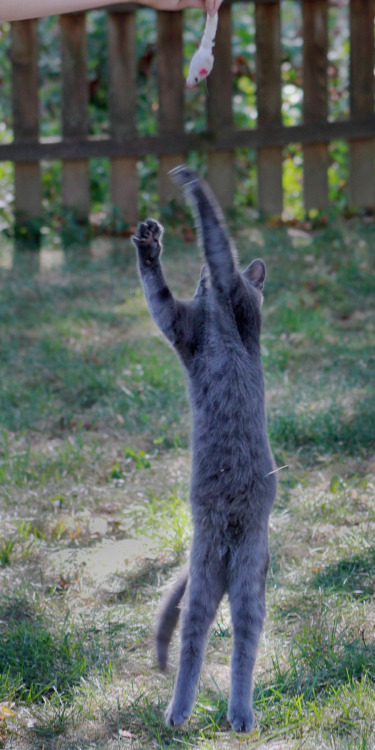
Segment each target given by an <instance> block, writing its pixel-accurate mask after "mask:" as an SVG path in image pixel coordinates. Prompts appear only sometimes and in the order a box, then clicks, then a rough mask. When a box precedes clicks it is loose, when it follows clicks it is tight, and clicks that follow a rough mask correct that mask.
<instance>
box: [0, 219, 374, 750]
mask: <svg viewBox="0 0 375 750" xmlns="http://www.w3.org/2000/svg"><path fill="white" fill-rule="evenodd" d="M189 221H190V220H189ZM190 227H191V222H190V224H189V223H187V224H186V225H185V224H184V225H180V226H177V227H176V226H175V227H174V229H173V230H169V231H168V230H167V232H166V236H165V245H166V249H165V256H164V262H165V266H166V273H167V276H168V279H169V280H170V283H171V286H172V287H173V289H174V290H175V291H176V292H177V293H178V294H179V295H180V296H185V295H191V294H192V293H193V292H194V288H195V283H196V280H197V278H198V275H199V269H200V256H199V252H198V251H197V249H196V247H195V244H194V242H192V241H191V229H190ZM232 233H233V236H234V237H235V238H236V241H237V245H238V248H239V254H240V258H241V259H242V260H243V262H244V263H245V262H246V263H247V262H248V261H249V260H250V259H251V258H254V257H259V256H261V257H263V258H264V260H265V261H266V264H267V270H268V277H267V282H266V287H265V301H264V308H263V337H262V344H263V363H264V369H265V376H266V384H267V394H268V398H267V409H268V423H269V434H270V440H271V444H272V448H273V451H274V454H275V458H276V461H277V464H278V466H283V465H287V468H285V469H283V470H282V471H280V472H279V490H278V496H277V501H276V504H275V507H274V510H273V513H272V517H271V521H270V546H271V560H272V564H271V570H270V574H269V578H268V588H267V620H266V624H265V627H264V631H263V635H262V639H261V643H260V648H259V654H258V662H257V667H256V675H255V715H256V724H255V727H254V730H253V732H252V733H251V734H250V735H248V736H242V737H241V736H240V735H235V734H234V733H233V732H231V730H230V727H229V724H228V722H227V720H226V708H227V698H228V690H229V667H230V652H231V638H230V634H231V625H230V619H229V611H228V606H227V603H226V602H224V603H223V605H222V607H221V608H220V611H219V613H218V617H217V620H216V622H215V623H214V625H213V627H212V629H211V632H210V636H209V640H208V645H207V659H206V662H205V666H204V670H203V672H202V676H201V680H200V685H199V692H198V696H197V702H196V705H195V709H194V712H193V715H192V718H191V720H190V722H189V723H188V724H187V725H186V727H183V728H181V729H178V730H170V729H168V728H166V727H165V726H164V723H163V711H164V708H165V706H166V704H167V701H168V698H169V696H170V694H171V690H172V685H173V680H174V670H171V672H170V674H168V675H167V676H165V675H160V674H159V672H158V670H157V668H156V665H155V658H154V652H153V641H152V630H153V619H154V616H155V613H156V612H157V609H158V603H159V600H160V596H161V594H162V591H163V589H164V588H165V587H166V586H167V585H168V583H169V581H170V580H171V579H172V578H173V576H174V575H175V574H176V572H177V570H178V568H179V566H180V565H181V564H183V562H184V560H185V559H186V556H187V554H188V549H189V542H190V538H191V525H190V518H189V505H188V494H189V466H190V463H189V425H190V419H189V409H188V403H187V399H186V395H185V385H184V378H183V374H182V372H181V369H180V366H179V363H178V361H177V358H176V357H175V355H174V353H173V352H172V351H171V349H170V348H169V347H168V345H167V344H165V342H164V341H163V340H162V338H161V336H160V334H159V333H158V331H157V330H156V328H155V326H154V324H153V323H152V321H151V320H150V317H149V314H148V311H147V309H146V304H145V301H144V298H143V294H142V291H141V288H140V283H139V279H138V275H137V271H136V266H135V259H134V253H133V250H132V247H131V244H130V241H129V240H128V239H123V240H113V241H112V240H109V239H105V240H104V239H101V240H95V241H94V243H93V246H92V253H91V256H90V257H87V255H85V254H83V255H80V253H79V251H78V250H76V251H75V252H72V253H69V254H68V255H67V256H64V255H63V253H62V251H59V250H53V249H51V248H50V247H49V246H46V247H44V248H43V250H42V253H41V266H40V268H39V269H37V268H36V264H35V262H34V263H33V264H32V267H31V268H30V265H29V260H27V259H26V258H23V257H22V256H21V257H19V258H17V259H15V260H14V263H13V266H12V258H11V254H10V251H9V246H4V247H3V248H2V250H1V253H0V283H1V298H0V299H1V307H0V321H1V322H0V324H1V331H2V335H1V339H0V513H1V521H2V523H1V537H0V573H1V581H2V585H1V593H0V632H1V641H0V743H2V744H1V746H2V747H4V748H9V749H10V748H17V750H28V749H29V748H37V749H39V748H40V750H42V748H44V749H45V750H47V748H48V749H51V750H58V749H61V750H63V749H64V750H68V748H69V750H86V749H88V748H103V750H104V748H110V750H112V748H134V749H135V750H136V749H137V748H167V747H168V748H181V747H185V748H187V747H190V748H194V747H200V748H205V749H207V750H214V749H215V750H221V749H223V750H224V749H226V748H231V749H233V748H238V749H240V748H269V749H270V750H281V749H282V750H287V749H288V750H290V748H294V749H295V750H297V748H303V749H304V750H308V749H310V748H311V749H313V748H314V749H315V748H318V747H319V748H323V749H324V748H327V749H328V748H330V749H331V748H337V749H338V748H355V750H357V749H359V748H360V749H361V750H365V748H366V749H368V750H370V749H372V748H374V747H375V536H374V529H375V399H374V373H375V346H374V344H375V255H374V251H373V246H374V243H375V224H374V223H373V222H371V221H365V220H363V221H360V220H359V219H355V220H354V219H353V220H351V221H347V222H345V223H344V222H333V223H329V224H328V225H327V226H326V227H323V228H317V229H315V230H314V231H305V230H304V229H303V228H300V227H291V228H285V227H281V228H280V227H277V226H275V227H272V226H269V225H266V224H263V223H260V222H254V220H253V219H252V218H251V216H250V215H248V214H247V213H246V211H245V210H244V211H243V212H241V214H238V215H237V216H236V217H235V218H233V220H232ZM177 656H178V641H177V639H176V640H175V641H174V645H173V649H172V661H173V664H174V665H176V661H177Z"/></svg>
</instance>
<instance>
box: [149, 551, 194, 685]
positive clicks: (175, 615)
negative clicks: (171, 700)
mask: <svg viewBox="0 0 375 750" xmlns="http://www.w3.org/2000/svg"><path fill="white" fill-rule="evenodd" d="M188 579H189V568H188V566H186V568H184V569H183V571H182V572H181V573H180V575H179V576H178V578H177V580H176V581H175V583H174V584H173V586H172V588H171V589H169V591H168V593H167V594H166V595H165V597H164V599H163V601H162V603H161V608H160V612H159V615H158V619H157V623H156V633H155V635H156V654H157V659H158V664H159V667H160V669H161V670H162V671H163V672H164V671H165V670H166V668H167V658H168V648H169V644H170V641H171V638H172V635H173V631H174V630H175V627H176V625H177V623H178V619H179V616H180V602H181V599H182V597H183V595H184V593H185V589H186V586H187V582H188Z"/></svg>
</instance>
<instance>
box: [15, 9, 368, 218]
mask: <svg viewBox="0 0 375 750" xmlns="http://www.w3.org/2000/svg"><path fill="white" fill-rule="evenodd" d="M250 1H252V2H255V22H256V84H257V110H258V116H257V127H256V128H248V129H236V128H235V127H234V124H233V122H234V119H233V112H232V72H231V54H232V53H231V44H232V30H231V5H230V2H228V3H224V5H223V6H222V8H221V10H220V20H219V26H218V33H217V40H216V46H215V65H214V70H213V73H212V74H211V77H210V82H209V97H208V98H207V129H206V131H205V132H203V133H194V132H185V131H184V101H183V99H184V93H183V92H184V80H183V71H182V65H183V44H182V31H183V14H181V13H169V12H159V13H158V14H157V69H158V98H159V110H158V111H159V115H158V116H159V132H158V134H156V135H153V136H141V135H139V133H138V132H137V124H136V96H137V90H136V53H135V13H136V12H137V11H136V8H135V6H131V5H117V6H111V7H110V8H109V9H107V10H108V59H109V64H108V70H109V73H108V75H109V82H108V107H109V121H110V133H109V135H108V136H106V137H104V136H101V137H92V136H91V137H89V135H88V86H87V71H86V64H87V49H86V16H85V14H84V13H77V14H74V15H64V16H61V18H60V29H61V54H62V137H61V138H49V139H41V138H39V102H38V43H37V22H36V21H20V22H16V23H13V24H12V43H11V60H12V96H13V113H14V141H13V142H12V143H10V144H1V145H0V160H10V161H14V162H15V211H16V213H17V215H20V216H23V217H26V218H32V217H38V216H40V215H41V213H42V209H41V188H40V162H41V161H42V160H54V159H58V160H62V161H63V180H62V190H63V203H64V205H65V206H66V207H68V208H69V207H72V208H74V209H75V210H77V211H78V212H79V214H80V215H81V216H82V217H87V216H88V213H89V208H90V188H89V171H88V160H89V159H90V158H92V157H107V158H108V157H109V158H110V160H111V198H112V202H113V205H114V206H115V207H116V209H117V210H118V212H119V213H120V215H121V217H122V218H123V219H124V220H125V221H126V222H129V223H134V222H135V221H136V220H137V217H138V176H137V161H138V160H140V159H142V157H144V156H145V155H147V154H156V155H158V157H159V195H160V201H161V203H162V204H164V203H166V202H167V201H168V200H169V198H170V197H171V189H172V187H171V185H170V182H169V180H168V179H167V177H166V173H167V171H168V170H169V169H170V168H171V167H173V166H175V165H176V164H178V163H180V162H181V161H182V160H184V159H185V158H186V154H187V153H188V152H190V151H194V150H198V151H200V152H205V153H207V163H208V179H209V181H210V182H211V183H212V184H213V186H214V188H215V192H216V193H217V195H218V198H219V200H220V201H221V203H222V204H223V205H224V207H227V206H229V205H230V204H231V202H232V200H233V193H234V186H235V168H234V165H235V149H236V148H239V147H251V148H254V149H256V151H257V180H258V194H257V200H258V206H259V208H260V209H261V210H262V211H264V212H265V213H271V214H279V213H280V212H281V211H282V208H283V187H282V167H283V147H285V146H286V145H287V144H290V143H299V144H302V149H303V161H304V168H303V190H304V205H305V208H306V210H309V209H311V208H318V209H325V208H327V206H328V178H327V169H328V145H329V142H330V141H331V140H336V139H345V140H347V141H348V143H349V167H348V169H349V181H348V196H349V198H348V200H349V203H350V205H351V206H353V207H374V205H375V180H374V136H375V117H374V0H350V2H349V4H350V8H349V20H350V117H349V118H348V119H345V120H341V121H334V122H331V121H329V119H328V104H327V102H328V95H327V61H328V8H329V1H330V0H302V19H303V29H302V31H303V122H302V124H300V125H294V126H290V127H286V126H284V125H283V124H282V116H281V91H282V88H281V38H280V2H279V1H277V0H250ZM281 1H282V0H281ZM336 2H337V0H336ZM139 12H142V11H141V10H140V11H139ZM244 12H246V7H245V6H244Z"/></svg>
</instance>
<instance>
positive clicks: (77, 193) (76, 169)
mask: <svg viewBox="0 0 375 750" xmlns="http://www.w3.org/2000/svg"><path fill="white" fill-rule="evenodd" d="M60 32H61V61H62V132H63V137H64V138H66V139H67V140H68V141H69V140H70V141H74V140H76V139H82V138H86V137H87V135H88V126H89V120H88V85H87V69H86V65H87V63H86V61H87V40H86V15H85V14H84V13H76V14H74V15H66V16H61V17H60ZM62 192H63V204H64V206H65V207H66V208H68V209H70V210H72V211H73V212H74V214H75V215H76V218H77V219H79V220H82V221H87V220H88V215H89V210H90V181H89V168H88V163H87V160H86V159H84V158H81V159H77V160H75V161H74V162H71V161H70V160H69V159H67V160H66V161H64V164H63V177H62Z"/></svg>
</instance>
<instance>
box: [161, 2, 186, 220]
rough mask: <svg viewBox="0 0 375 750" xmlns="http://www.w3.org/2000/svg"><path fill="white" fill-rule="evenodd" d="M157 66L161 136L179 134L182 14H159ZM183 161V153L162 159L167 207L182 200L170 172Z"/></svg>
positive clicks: (181, 122)
mask: <svg viewBox="0 0 375 750" xmlns="http://www.w3.org/2000/svg"><path fill="white" fill-rule="evenodd" d="M157 31H158V43H157V65H158V93H159V130H160V133H163V134H164V135H167V134H168V133H173V134H176V133H178V132H183V129H184V79H183V72H182V54H183V49H182V13H176V12H172V11H164V10H163V11H159V12H158V14H157ZM183 161H184V155H183V154H173V155H171V156H169V155H164V156H160V159H159V200H160V205H161V206H165V205H167V204H168V203H169V202H170V201H171V200H172V199H178V200H180V193H179V191H178V190H177V188H176V187H175V185H173V183H172V182H171V180H170V179H169V177H168V175H167V172H168V171H169V170H170V169H173V167H176V166H177V165H178V164H181V162H183Z"/></svg>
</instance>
